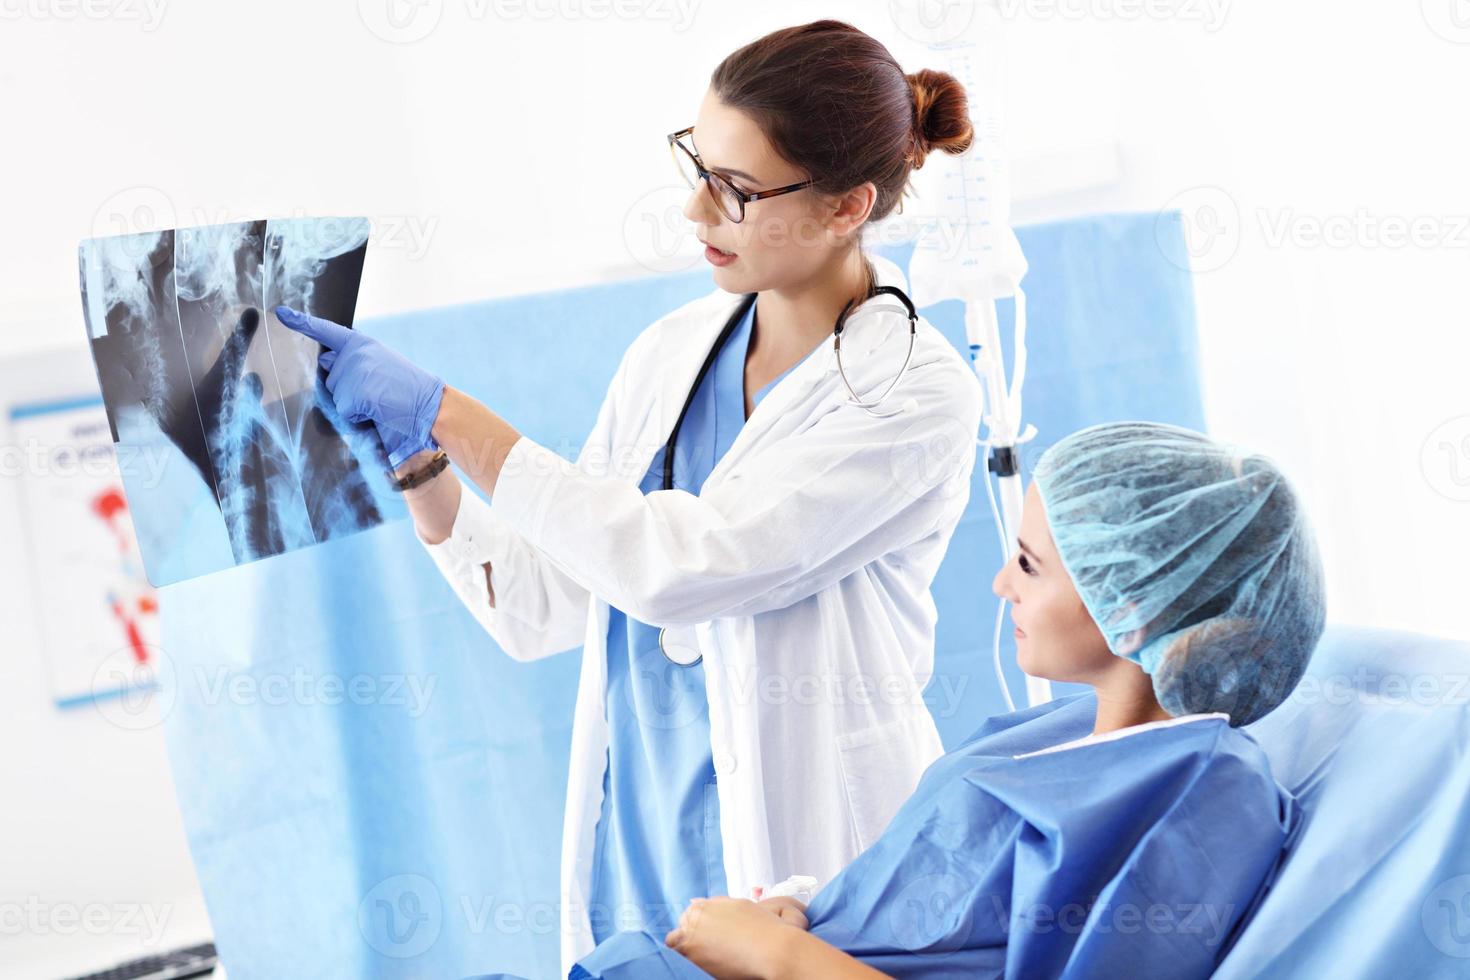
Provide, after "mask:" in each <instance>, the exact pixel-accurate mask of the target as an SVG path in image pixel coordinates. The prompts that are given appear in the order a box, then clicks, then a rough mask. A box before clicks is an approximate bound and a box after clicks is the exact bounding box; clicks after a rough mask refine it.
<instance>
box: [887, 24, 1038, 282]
mask: <svg viewBox="0 0 1470 980" xmlns="http://www.w3.org/2000/svg"><path fill="white" fill-rule="evenodd" d="M888 10H889V13H890V15H891V16H892V18H893V21H894V25H895V27H897V30H896V31H895V32H894V43H891V44H889V45H888V47H889V50H890V51H891V52H892V53H893V55H894V57H895V58H897V59H898V61H899V63H900V64H901V65H903V67H904V70H905V71H906V72H908V73H909V74H913V73H914V72H916V71H918V70H919V69H921V68H930V69H933V70H936V71H944V72H948V73H949V74H951V75H953V76H954V77H955V78H957V79H958V80H959V81H960V83H961V84H962V85H964V87H965V92H966V96H967V98H968V101H969V107H970V121H971V123H972V124H973V125H974V127H975V141H974V143H973V144H972V145H971V147H970V149H968V150H967V151H965V153H963V154H961V155H959V156H953V155H951V154H948V153H944V152H941V151H939V150H935V151H933V152H931V153H929V154H928V155H927V156H926V157H925V160H924V165H923V166H922V167H920V168H919V169H918V170H915V171H914V172H913V174H912V176H911V184H912V189H913V190H912V196H910V197H909V198H908V199H907V200H906V201H905V202H904V205H903V207H904V213H903V214H902V215H900V216H899V217H898V221H899V223H900V225H901V227H902V228H904V229H905V230H906V231H907V232H908V233H909V234H910V237H912V238H913V239H914V241H915V245H914V253H913V257H912V258H911V259H910V260H909V270H908V273H909V285H910V288H911V290H912V293H913V297H914V301H915V302H916V303H917V304H918V305H919V306H928V305H931V304H933V303H937V302H939V301H941V300H946V299H958V300H962V301H964V302H966V303H967V304H968V303H970V302H972V301H973V302H977V303H979V302H985V301H994V300H996V299H1000V298H1002V297H1007V296H1013V295H1015V294H1016V291H1017V287H1018V286H1019V284H1020V282H1021V279H1022V277H1023V276H1025V274H1026V258H1025V256H1024V255H1023V254H1022V252H1021V245H1020V243H1019V242H1018V241H1017V240H1016V235H1015V232H1014V231H1012V230H1011V225H1010V196H1011V188H1010V170H1009V161H1008V159H1007V157H1006V153H1005V146H1004V137H1005V127H1004V121H1005V120H1004V116H1005V113H1004V108H1005V32H1004V29H1005V21H1004V18H1003V17H1002V16H1001V12H1000V9H999V7H998V6H997V5H996V2H995V0H988V2H987V0H980V2H974V3H953V2H948V0H890V2H889V4H888Z"/></svg>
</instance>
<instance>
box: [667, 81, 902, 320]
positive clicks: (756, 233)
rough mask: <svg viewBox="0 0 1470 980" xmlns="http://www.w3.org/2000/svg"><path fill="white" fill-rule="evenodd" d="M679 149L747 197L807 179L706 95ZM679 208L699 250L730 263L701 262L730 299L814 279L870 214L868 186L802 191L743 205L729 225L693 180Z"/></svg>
mask: <svg viewBox="0 0 1470 980" xmlns="http://www.w3.org/2000/svg"><path fill="white" fill-rule="evenodd" d="M683 142H684V143H685V145H686V146H689V147H691V148H692V149H693V150H694V151H695V152H696V153H698V154H699V159H700V161H701V162H702V163H703V164H704V166H705V167H706V168H707V169H709V170H711V171H714V172H716V173H720V174H723V175H724V176H725V177H727V178H729V180H730V182H731V183H732V184H734V185H735V187H736V188H737V189H739V190H741V191H743V192H745V193H747V194H752V193H755V192H757V191H765V190H774V189H776V188H778V187H786V186H787V185H789V184H796V183H800V182H801V181H803V180H806V179H808V177H810V176H811V175H809V174H806V173H803V172H802V171H801V170H800V169H798V168H797V167H796V165H795V164H792V163H791V162H790V161H788V160H785V159H783V158H782V157H781V156H780V155H779V154H778V153H777V152H776V150H775V148H774V147H773V146H772V145H771V143H770V141H769V140H767V139H766V136H765V134H764V133H763V132H762V131H761V128H760V127H759V126H758V125H756V123H755V120H753V119H752V118H751V117H750V116H748V115H746V114H745V113H744V112H742V111H740V110H738V109H735V108H732V107H730V106H728V105H725V104H724V103H723V102H721V101H720V100H719V98H718V97H717V96H716V95H715V94H714V92H713V90H710V91H707V92H706V93H705V96H704V100H703V102H701V103H700V107H699V114H698V116H697V117H696V119H695V121H694V132H693V133H691V134H690V135H688V136H686V137H684V139H683ZM697 183H698V186H696V187H695V188H694V189H693V190H692V191H690V193H689V197H688V198H687V199H686V200H685V202H684V209H683V211H684V216H685V217H686V218H688V219H689V220H690V221H692V222H693V223H694V233H695V235H696V236H697V237H698V238H699V240H700V241H701V242H703V243H704V244H705V245H713V246H714V247H715V248H716V249H719V250H720V251H722V252H724V253H727V255H728V256H733V258H731V257H722V256H716V257H715V258H714V259H713V260H711V259H710V257H709V254H708V253H707V252H706V255H705V257H704V258H703V259H702V261H706V262H708V263H709V264H710V265H711V266H713V270H714V279H715V284H716V285H718V286H719V287H720V288H721V289H723V290H725V291H727V292H731V293H751V292H760V291H762V290H766V289H780V288H788V287H794V286H800V285H801V284H803V283H805V282H808V281H812V280H814V279H818V278H820V277H822V276H823V275H825V274H826V273H827V272H828V271H829V269H830V267H831V265H832V263H834V262H837V261H839V260H840V259H841V257H842V255H843V254H844V252H845V251H846V250H847V249H848V248H849V247H850V245H851V244H852V243H853V242H854V241H855V237H854V236H856V234H857V233H858V231H859V229H860V227H861V225H862V223H863V221H864V220H866V218H867V215H868V213H869V212H871V211H872V205H873V201H874V196H873V194H872V193H870V192H871V189H872V186H873V185H872V184H864V185H863V187H861V188H859V189H857V190H855V191H852V192H849V193H847V194H841V195H831V194H819V193H817V192H816V191H814V190H813V189H812V188H810V187H805V188H802V189H801V190H797V191H791V192H790V193H786V194H780V195H777V196H776V197H769V198H765V199H763V200H759V201H748V202H746V204H745V217H744V219H743V220H741V221H739V222H735V221H732V220H730V219H729V218H728V217H726V216H725V215H724V214H723V213H722V212H721V211H720V209H719V207H718V206H717V205H716V204H715V201H714V199H713V197H711V195H710V192H709V191H708V190H707V189H706V187H705V184H706V181H703V180H700V181H698V182H697Z"/></svg>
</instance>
